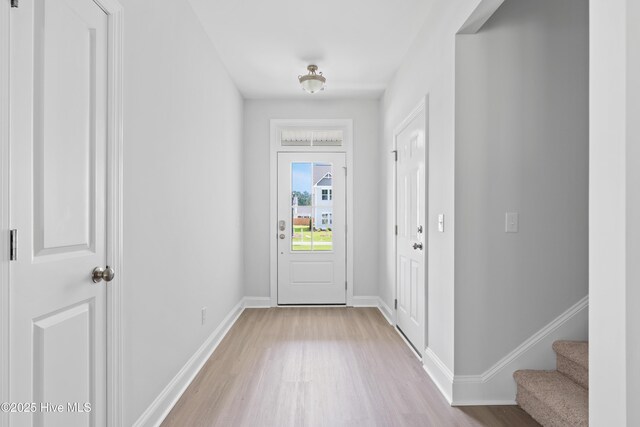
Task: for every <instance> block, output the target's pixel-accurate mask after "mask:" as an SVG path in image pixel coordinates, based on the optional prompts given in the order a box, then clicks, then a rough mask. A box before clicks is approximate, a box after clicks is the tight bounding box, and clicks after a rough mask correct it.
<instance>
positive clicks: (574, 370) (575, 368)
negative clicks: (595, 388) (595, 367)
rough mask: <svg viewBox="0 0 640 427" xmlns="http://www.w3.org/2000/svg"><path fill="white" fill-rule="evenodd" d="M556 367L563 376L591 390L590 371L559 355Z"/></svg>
mask: <svg viewBox="0 0 640 427" xmlns="http://www.w3.org/2000/svg"><path fill="white" fill-rule="evenodd" d="M556 366H557V369H558V371H559V372H561V373H562V374H563V375H566V376H567V377H569V378H571V379H572V380H573V381H574V382H575V383H576V384H579V385H580V386H582V387H584V388H586V389H587V390H589V371H588V370H587V369H585V368H584V367H582V366H580V365H578V364H577V363H575V362H574V361H572V360H569V359H567V358H566V357H564V356H562V355H560V354H558V355H557V358H556Z"/></svg>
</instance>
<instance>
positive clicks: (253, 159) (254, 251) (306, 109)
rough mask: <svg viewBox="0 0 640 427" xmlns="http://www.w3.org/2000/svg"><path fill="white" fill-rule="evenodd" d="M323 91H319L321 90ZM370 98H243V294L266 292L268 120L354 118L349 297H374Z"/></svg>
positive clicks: (375, 179)
mask: <svg viewBox="0 0 640 427" xmlns="http://www.w3.org/2000/svg"><path fill="white" fill-rule="evenodd" d="M320 96H322V94H320ZM378 114H379V113H378V102H377V101H375V100H353V101H352V100H322V99H313V100H309V101H297V100H246V101H245V104H244V162H243V163H244V173H245V178H244V187H243V196H244V206H245V210H244V221H243V224H244V225H243V227H244V230H245V236H246V243H247V244H246V245H245V250H244V266H245V268H244V278H245V295H247V296H251V297H267V296H269V294H270V285H269V250H270V248H269V238H270V236H271V235H272V234H271V232H270V231H271V230H270V227H269V176H270V175H269V155H270V154H269V153H270V139H269V138H270V131H269V129H270V120H271V119H353V161H354V164H353V171H352V173H353V186H354V194H353V206H354V217H355V224H354V225H353V228H352V230H353V233H354V251H355V255H354V266H353V267H354V281H355V283H354V285H353V294H354V296H377V295H378V278H377V269H376V268H374V266H375V265H376V264H377V260H378V245H379V243H378V230H377V226H378V209H377V201H378V199H379V197H380V191H379V185H380V184H379V183H380V180H379V162H378V152H377V150H376V147H377V145H378Z"/></svg>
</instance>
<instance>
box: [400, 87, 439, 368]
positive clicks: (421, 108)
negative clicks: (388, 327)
mask: <svg viewBox="0 0 640 427" xmlns="http://www.w3.org/2000/svg"><path fill="white" fill-rule="evenodd" d="M428 105H429V95H425V96H424V97H423V98H421V99H420V102H418V105H416V106H415V107H414V109H413V110H411V112H410V113H409V115H407V117H405V119H404V120H402V122H400V124H398V126H396V128H395V130H394V131H393V151H392V153H395V155H397V152H398V151H397V150H398V136H399V135H400V134H401V133H402V131H403V130H404V129H405V128H406V127H407V126H408V125H409V123H411V121H412V120H413V119H415V118H416V117H417V116H418V115H419V114H424V115H425V116H426V117H425V150H424V153H425V162H424V180H425V181H426V182H425V184H426V185H423V188H425V191H426V193H427V194H425V212H424V216H425V217H424V218H423V220H422V223H423V224H424V245H425V247H424V252H423V261H422V262H423V272H424V275H425V277H424V285H425V289H424V296H423V297H424V299H425V303H424V319H423V321H422V327H423V331H422V335H423V336H424V346H423V347H424V348H420V349H418V351H419V352H420V356H421V357H422V360H424V356H425V351H426V348H427V347H428V343H429V341H428V334H427V331H428V326H427V319H428V312H429V307H428V304H427V303H428V301H427V290H428V288H429V280H428V273H427V272H428V271H429V270H428V267H429V266H428V261H429V185H430V182H429V162H428V159H429V114H428ZM396 158H397V157H396ZM397 185H398V163H397V162H396V161H395V159H394V161H393V223H394V227H397V224H398V194H397V193H398V191H397ZM393 254H394V255H393V270H394V271H393V280H394V287H393V292H394V301H396V300H397V299H398V265H397V264H398V235H397V234H395V230H394V235H393ZM393 325H394V326H396V327H397V326H398V308H397V307H396V306H395V304H394V307H393Z"/></svg>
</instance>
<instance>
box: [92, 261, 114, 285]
mask: <svg viewBox="0 0 640 427" xmlns="http://www.w3.org/2000/svg"><path fill="white" fill-rule="evenodd" d="M115 275H116V272H115V271H113V268H111V267H109V266H108V265H107V266H106V267H105V268H102V267H96V268H94V269H93V271H92V272H91V279H93V283H100V282H102V281H103V280H104V281H105V282H110V281H112V280H113V278H114V276H115Z"/></svg>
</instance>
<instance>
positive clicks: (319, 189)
mask: <svg viewBox="0 0 640 427" xmlns="http://www.w3.org/2000/svg"><path fill="white" fill-rule="evenodd" d="M332 173H333V166H332V165H331V164H327V163H292V165H291V190H292V191H291V250H293V251H330V250H332V249H333V230H332V227H333V182H332V176H333V175H332Z"/></svg>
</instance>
